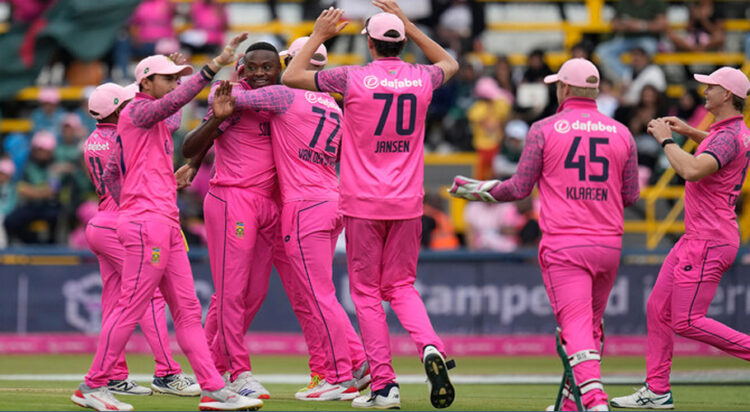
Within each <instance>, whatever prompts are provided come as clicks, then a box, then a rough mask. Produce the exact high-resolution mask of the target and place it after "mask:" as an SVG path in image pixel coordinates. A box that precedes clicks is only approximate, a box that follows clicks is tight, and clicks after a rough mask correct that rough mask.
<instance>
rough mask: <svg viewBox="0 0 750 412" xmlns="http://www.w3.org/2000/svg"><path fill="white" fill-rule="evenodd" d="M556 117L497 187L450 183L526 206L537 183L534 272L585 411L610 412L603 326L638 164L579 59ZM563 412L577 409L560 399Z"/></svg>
mask: <svg viewBox="0 0 750 412" xmlns="http://www.w3.org/2000/svg"><path fill="white" fill-rule="evenodd" d="M544 81H545V83H556V84H557V99H558V101H559V103H560V107H559V108H558V110H557V113H556V114H554V115H552V116H550V117H547V118H545V119H542V120H540V121H538V122H536V123H534V124H533V125H531V128H530V129H529V133H528V135H527V136H526V145H525V146H524V148H523V152H522V154H521V160H520V161H519V164H518V172H517V173H516V174H515V175H514V176H513V177H511V178H510V179H508V180H506V181H504V182H499V181H497V180H491V181H476V180H472V179H467V178H463V177H461V176H459V177H456V178H455V179H454V183H453V187H452V188H451V189H450V193H451V195H453V196H457V197H463V198H466V199H469V200H482V201H487V202H508V201H514V200H519V199H523V198H525V197H526V196H528V195H529V194H530V193H531V190H532V189H533V188H534V185H535V184H536V183H537V182H538V183H539V199H540V201H541V210H540V216H539V223H540V226H541V229H542V241H541V243H540V245H539V265H540V267H541V270H542V278H543V280H544V285H545V287H546V289H547V296H548V297H549V300H550V302H551V303H552V309H553V311H554V313H555V317H556V319H557V323H558V324H559V325H560V328H561V338H562V340H563V342H564V343H565V349H566V351H567V354H568V357H569V358H568V359H569V362H570V366H572V369H573V376H574V378H575V382H576V385H577V386H578V387H579V388H580V393H581V398H582V399H581V400H582V402H583V406H584V407H585V408H586V410H608V404H607V394H606V393H605V392H604V386H603V385H602V382H601V371H600V368H599V362H600V360H601V354H600V353H599V342H600V339H601V334H602V333H603V331H602V330H601V327H600V325H601V320H602V316H603V314H604V309H605V306H606V304H607V299H608V298H609V293H610V291H611V290H612V285H613V284H614V281H615V276H616V275H617V268H618V266H619V263H620V251H621V249H622V233H623V208H624V207H627V206H630V205H632V204H634V203H635V201H636V200H637V199H638V195H639V188H638V179H637V178H638V169H637V166H638V159H637V154H636V146H635V141H634V140H633V137H632V136H631V135H630V132H629V131H628V128H627V127H625V126H624V125H622V124H621V123H619V122H616V121H614V120H612V119H610V118H609V117H607V116H605V115H603V114H602V113H600V112H599V111H598V110H597V108H596V101H595V100H594V99H595V98H596V96H597V94H598V92H599V89H598V87H599V72H598V70H597V69H596V67H595V66H594V65H593V64H592V63H591V62H590V61H588V60H585V59H571V60H568V61H567V62H565V63H564V64H563V65H562V66H561V67H560V71H559V72H558V73H557V74H553V75H550V76H547V77H546V78H545V79H544ZM562 408H563V410H578V409H577V406H576V404H575V403H574V402H573V401H572V400H571V399H570V398H569V397H566V399H565V402H564V403H563V405H562Z"/></svg>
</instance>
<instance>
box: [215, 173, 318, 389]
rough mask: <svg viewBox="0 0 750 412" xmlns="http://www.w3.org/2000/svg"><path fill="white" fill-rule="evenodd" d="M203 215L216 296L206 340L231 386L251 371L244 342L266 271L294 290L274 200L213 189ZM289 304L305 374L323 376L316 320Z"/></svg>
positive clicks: (298, 304) (265, 282)
mask: <svg viewBox="0 0 750 412" xmlns="http://www.w3.org/2000/svg"><path fill="white" fill-rule="evenodd" d="M204 215H205V218H206V227H207V238H208V251H209V259H210V261H211V273H212V276H213V279H214V288H215V290H216V292H215V294H214V296H212V298H211V306H210V307H209V312H208V316H207V319H206V336H207V338H208V340H209V345H210V346H211V350H212V351H211V352H212V356H213V359H214V363H215V364H216V367H217V368H218V369H219V372H221V373H224V372H230V375H231V379H233V380H234V379H236V378H237V376H238V375H239V374H240V373H242V372H245V371H251V370H252V365H251V363H250V356H249V352H248V349H247V347H246V346H245V343H244V337H245V333H246V331H247V329H248V328H249V326H250V325H251V324H252V320H253V319H254V318H255V315H256V314H257V313H258V311H259V310H260V307H261V305H262V303H263V301H264V300H265V297H266V293H267V292H268V283H269V279H270V275H271V266H272V265H275V266H276V269H277V271H278V272H279V275H280V278H281V281H282V284H283V285H284V289H285V290H286V291H287V293H289V291H290V290H292V288H293V287H294V286H292V284H293V283H294V282H295V281H294V275H293V273H294V272H293V269H292V268H291V266H290V263H289V259H288V258H287V257H286V253H285V251H284V245H283V242H282V240H281V225H280V213H279V207H278V204H277V202H276V201H274V200H273V199H270V198H268V197H265V196H262V195H258V194H255V193H252V192H250V191H248V190H247V189H238V188H228V187H213V188H212V189H211V191H210V192H209V194H208V195H207V196H206V199H205V201H204ZM290 302H291V304H292V309H293V310H294V312H295V314H296V316H297V319H298V320H299V322H300V325H301V327H302V332H303V334H304V336H305V340H306V342H307V345H308V349H309V350H310V368H311V370H313V371H317V370H323V369H324V364H325V356H324V354H323V352H322V350H321V343H319V342H318V339H317V335H318V333H317V332H316V330H315V328H316V326H315V322H316V318H315V316H314V314H313V312H312V310H311V308H309V307H307V305H305V302H303V301H300V300H298V299H292V298H291V296H290Z"/></svg>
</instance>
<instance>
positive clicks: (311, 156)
mask: <svg viewBox="0 0 750 412" xmlns="http://www.w3.org/2000/svg"><path fill="white" fill-rule="evenodd" d="M297 156H298V157H299V159H300V160H304V161H305V162H310V163H314V164H316V165H323V166H330V167H335V166H336V156H326V155H323V154H320V153H318V152H316V151H314V150H312V149H299V153H298V154H297Z"/></svg>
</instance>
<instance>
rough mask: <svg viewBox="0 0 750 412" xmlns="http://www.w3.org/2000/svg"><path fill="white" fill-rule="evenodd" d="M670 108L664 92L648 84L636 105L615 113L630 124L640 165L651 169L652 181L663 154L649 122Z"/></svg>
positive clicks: (625, 122)
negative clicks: (650, 129) (652, 134)
mask: <svg viewBox="0 0 750 412" xmlns="http://www.w3.org/2000/svg"><path fill="white" fill-rule="evenodd" d="M667 113H668V108H667V105H666V101H665V98H664V94H663V93H661V92H660V91H659V90H657V89H656V88H655V87H654V86H652V85H650V84H647V85H646V86H644V87H643V89H641V96H640V99H639V101H638V102H637V104H636V105H634V106H629V107H622V108H620V109H618V111H617V113H616V114H615V119H617V120H619V121H620V122H622V123H623V124H625V125H627V126H628V129H630V133H631V134H632V135H633V138H634V139H635V144H636V147H637V148H638V165H639V166H645V167H646V168H648V170H649V171H650V174H649V177H650V179H649V180H650V183H654V182H655V181H656V178H657V177H658V173H656V172H657V162H658V160H659V156H660V155H661V147H660V146H659V144H658V143H657V142H656V140H654V138H653V137H651V136H650V135H649V134H648V132H647V130H648V123H649V122H650V121H651V120H652V119H656V118H660V117H663V116H666V115H667Z"/></svg>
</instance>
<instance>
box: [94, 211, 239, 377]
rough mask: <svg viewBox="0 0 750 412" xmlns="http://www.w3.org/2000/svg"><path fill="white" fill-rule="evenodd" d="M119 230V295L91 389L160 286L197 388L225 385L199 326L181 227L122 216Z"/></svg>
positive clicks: (119, 351) (103, 334)
mask: <svg viewBox="0 0 750 412" xmlns="http://www.w3.org/2000/svg"><path fill="white" fill-rule="evenodd" d="M117 235H118V237H119V239H120V243H121V244H122V246H123V247H124V248H125V260H124V262H123V266H122V287H121V294H120V300H119V301H117V305H116V306H115V308H114V309H113V310H112V314H111V315H110V316H109V317H108V318H107V320H106V321H105V322H104V324H103V325H102V332H101V334H100V335H99V343H98V345H97V349H96V355H95V356H94V361H93V363H92V365H91V369H90V370H89V373H88V374H87V375H86V384H87V385H89V386H90V387H93V388H98V387H101V386H104V385H106V384H107V382H108V380H109V374H110V373H111V371H112V370H114V368H115V365H116V364H117V361H118V359H119V357H120V355H121V354H122V351H123V350H124V349H125V344H126V343H127V341H128V339H129V338H130V335H131V334H132V333H133V329H135V326H136V325H137V324H138V322H139V321H140V320H141V319H143V316H144V314H145V313H146V311H147V310H148V307H149V305H150V303H151V299H152V298H153V296H154V293H155V291H156V289H157V288H159V289H161V292H162V294H163V295H164V299H166V301H167V304H168V305H169V309H170V311H171V313H172V318H173V319H174V326H175V331H176V333H177V343H178V344H179V345H180V348H181V349H182V351H183V352H184V353H185V355H186V356H187V358H188V361H190V365H191V366H192V368H193V371H194V372H195V375H196V377H197V379H198V383H199V384H200V386H201V388H202V389H203V390H206V391H214V390H218V389H221V388H223V387H224V381H223V380H222V379H221V375H219V373H218V372H217V371H216V368H215V367H214V365H213V362H212V361H211V353H210V351H209V349H208V345H207V344H206V337H205V335H204V334H203V328H202V327H201V305H200V302H199V301H198V297H197V296H196V295H195V286H194V284H193V274H192V270H191V269H190V262H189V261H188V257H187V251H186V250H185V241H184V238H183V237H182V233H181V232H180V229H179V228H178V227H175V226H171V225H169V224H166V223H163V222H161V221H155V220H140V221H129V220H126V219H124V218H122V217H121V218H120V220H119V222H118V225H117Z"/></svg>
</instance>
